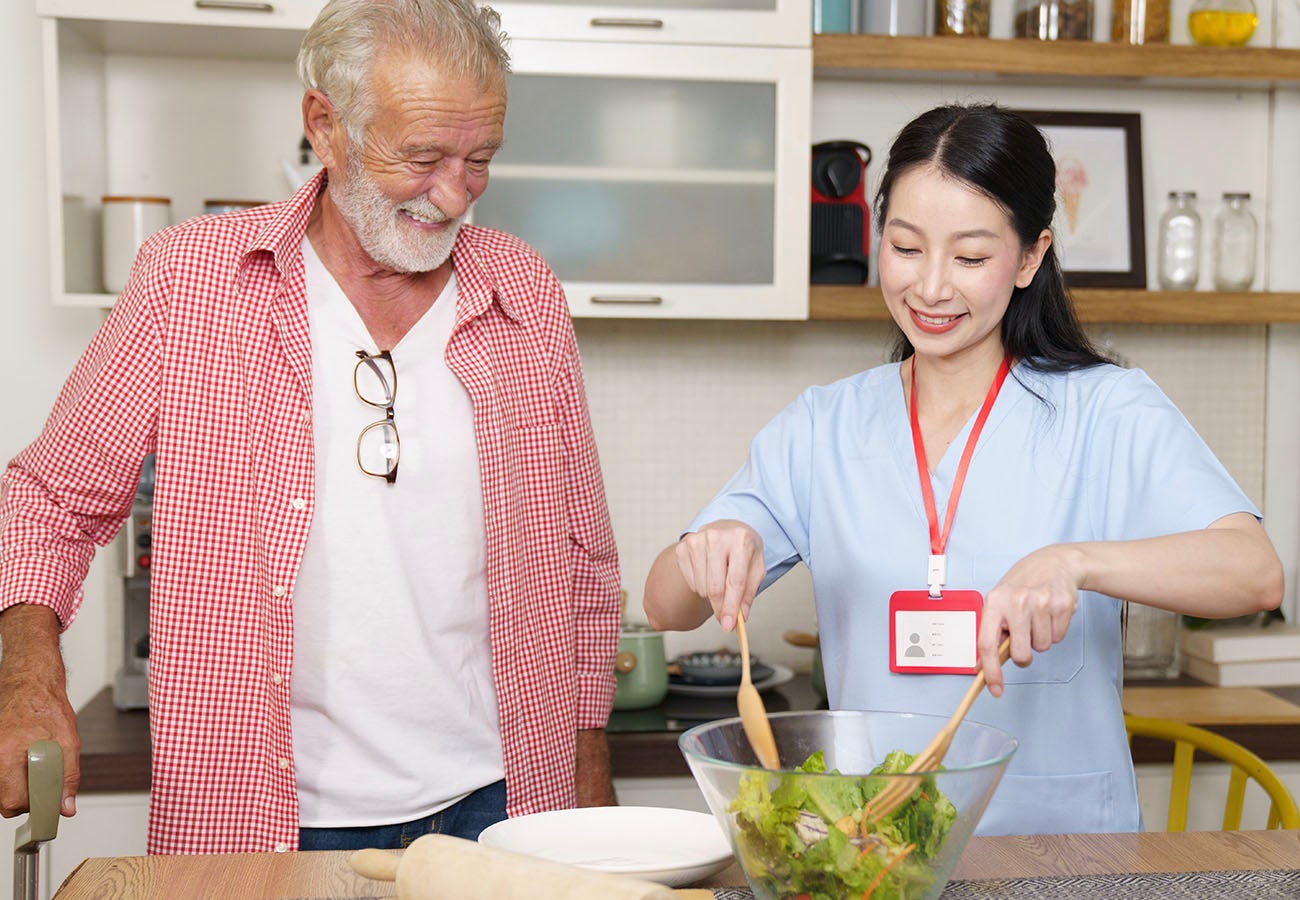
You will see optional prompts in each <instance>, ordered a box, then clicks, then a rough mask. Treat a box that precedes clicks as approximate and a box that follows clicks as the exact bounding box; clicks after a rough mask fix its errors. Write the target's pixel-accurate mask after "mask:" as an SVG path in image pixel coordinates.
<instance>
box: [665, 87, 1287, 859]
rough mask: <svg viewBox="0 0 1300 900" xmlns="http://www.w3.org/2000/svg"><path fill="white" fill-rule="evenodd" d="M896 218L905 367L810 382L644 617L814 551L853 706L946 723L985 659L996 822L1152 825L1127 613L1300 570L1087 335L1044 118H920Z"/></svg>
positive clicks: (884, 209)
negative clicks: (1008, 752) (1135, 732)
mask: <svg viewBox="0 0 1300 900" xmlns="http://www.w3.org/2000/svg"><path fill="white" fill-rule="evenodd" d="M876 209H877V216H876V221H877V222H878V223H879V224H880V228H881V242H880V248H881V249H880V264H879V265H880V285H881V289H882V291H883V293H884V297H885V302H886V304H887V305H888V307H889V310H890V314H891V315H892V317H893V319H894V322H895V323H896V324H897V326H898V328H899V330H900V331H901V335H900V337H899V340H898V344H897V347H896V350H895V354H894V361H893V362H891V363H890V364H887V365H884V366H880V367H878V368H875V369H871V370H869V371H866V372H862V373H860V374H858V375H854V376H852V377H849V378H846V379H844V380H842V381H839V382H837V383H835V384H831V385H828V386H822V387H813V388H809V389H808V390H806V391H805V392H804V393H803V394H802V395H801V396H800V397H799V398H798V399H797V400H796V401H795V402H794V403H792V404H791V405H790V406H789V407H787V408H786V409H785V410H783V411H782V412H781V413H780V414H779V415H777V417H776V418H775V419H773V420H772V422H771V423H769V424H768V425H767V426H766V427H765V428H764V429H763V430H762V431H761V432H760V433H759V434H758V436H757V437H756V438H755V439H754V442H753V445H752V447H751V450H750V456H749V459H748V461H747V462H746V464H745V465H744V466H743V467H742V468H741V470H740V471H739V472H737V473H736V475H735V476H734V477H733V478H732V479H731V481H730V482H728V483H727V485H726V486H725V487H724V488H723V489H722V491H721V493H719V494H718V496H717V497H716V498H715V499H714V500H713V501H712V502H710V503H709V505H708V506H707V507H706V508H705V509H704V510H703V511H702V512H701V513H700V514H699V516H697V517H696V519H695V521H694V522H693V523H692V524H691V526H690V528H689V530H688V531H687V533H686V534H685V535H684V536H683V537H682V538H681V539H680V540H679V541H678V542H677V543H675V544H673V545H671V546H669V547H667V548H666V549H665V550H664V551H663V552H662V553H661V554H660V555H659V557H658V559H657V560H656V561H655V563H654V565H653V567H652V569H651V571H650V574H649V577H648V579H647V581H646V589H645V609H646V613H647V615H648V617H649V619H650V622H651V623H652V624H653V625H654V626H655V627H657V628H661V629H690V628H694V627H696V626H698V625H699V624H700V623H701V622H703V621H704V620H705V619H707V618H708V616H710V615H714V616H716V617H717V618H718V619H719V621H720V622H721V624H722V626H723V628H726V629H731V628H733V627H734V625H735V620H736V616H737V615H744V616H746V617H748V614H749V609H750V604H751V603H752V602H753V600H754V597H755V595H756V594H757V593H758V592H760V591H761V590H762V589H763V588H764V587H765V586H767V585H768V584H770V583H771V582H772V581H774V580H775V579H777V578H779V577H780V576H781V575H782V574H783V573H785V572H786V571H787V570H788V569H789V568H790V567H791V566H793V565H794V564H795V563H796V562H799V561H802V562H804V563H805V564H806V565H807V566H808V568H809V569H810V570H811V572H812V576H813V584H814V590H815V593H816V603H817V619H818V626H819V629H820V633H821V641H822V660H823V664H824V666H825V670H826V683H827V690H828V692H829V696H830V703H831V706H832V707H833V708H856V709H886V710H899V711H912V712H930V713H939V714H943V715H948V714H950V713H951V711H952V710H953V709H954V708H955V706H956V704H957V702H958V700H959V699H960V697H961V695H962V693H963V692H964V691H965V689H966V688H967V687H968V686H969V683H970V673H973V672H975V671H977V668H976V667H977V666H979V667H982V668H983V670H984V672H985V674H986V676H987V679H988V684H989V691H988V694H989V695H991V696H987V695H986V696H982V697H981V698H980V699H979V700H978V701H977V703H976V705H975V707H974V709H973V710H972V711H971V713H970V718H972V719H978V720H981V721H984V722H989V723H991V724H995V725H998V726H999V727H1002V728H1004V729H1006V730H1007V731H1009V732H1011V733H1012V734H1014V735H1016V736H1017V737H1019V738H1020V741H1021V746H1020V749H1019V750H1018V751H1017V753H1016V755H1015V757H1014V758H1013V759H1012V762H1011V766H1010V768H1009V769H1008V773H1007V775H1006V777H1005V778H1004V779H1003V782H1002V784H1001V786H1000V787H999V788H998V791H997V793H996V794H995V796H994V798H993V801H992V803H991V804H990V806H989V808H988V810H987V811H986V813H985V815H984V818H983V820H982V821H981V825H980V830H981V832H982V833H985V834H1005V833H1051V832H1091V831H1136V830H1139V828H1140V826H1141V822H1140V816H1139V812H1138V804H1137V794H1136V783H1135V779H1134V775H1133V767H1132V762H1131V757H1130V754H1129V751H1128V746H1127V743H1126V739H1125V734H1124V725H1123V714H1122V708H1121V705H1120V695H1121V679H1122V648H1121V646H1120V608H1121V601H1122V600H1128V601H1131V602H1135V603H1144V604H1148V605H1151V606H1157V607H1160V608H1162V609H1168V610H1174V611H1177V612H1180V613H1188V614H1191V615H1196V616H1205V617H1226V616H1234V615H1240V614H1244V613H1249V612H1253V611H1257V610H1262V609H1269V608H1273V607H1276V606H1277V605H1278V604H1279V603H1280V602H1281V599H1282V591H1283V575H1282V566H1281V562H1280V561H1279V559H1278V557H1277V554H1276V552H1275V551H1274V549H1273V547H1272V545H1271V543H1270V542H1269V540H1268V538H1267V536H1266V535H1265V533H1264V530H1263V528H1262V527H1261V525H1260V523H1259V511H1258V510H1257V509H1256V508H1255V506H1254V504H1252V503H1251V501H1250V500H1249V499H1248V498H1247V497H1246V496H1245V495H1244V494H1243V493H1242V491H1241V490H1240V488H1239V487H1238V486H1237V485H1236V484H1235V483H1234V482H1233V480H1232V478H1231V477H1230V476H1229V475H1228V473H1227V472H1226V471H1225V470H1224V468H1223V467H1222V466H1221V465H1220V464H1219V462H1218V461H1217V460H1216V459H1215V458H1214V455H1213V454H1212V453H1211V452H1210V450H1209V449H1208V448H1207V447H1206V446H1205V444H1204V442H1203V441H1202V440H1201V439H1200V437H1199V436H1198V435H1197V434H1196V432H1195V431H1194V430H1193V429H1192V427H1191V425H1190V424H1188V422H1187V420H1186V419H1184V418H1183V416H1182V415H1181V414H1180V413H1179V411H1178V410H1177V409H1176V408H1175V407H1174V405H1173V404H1172V403H1171V402H1170V401H1169V400H1168V399H1167V398H1166V397H1165V396H1164V394H1163V393H1162V392H1161V391H1160V390H1159V388H1157V387H1156V385H1155V384H1154V383H1153V382H1152V381H1151V380H1150V379H1149V378H1148V377H1147V376H1146V375H1145V374H1144V373H1143V372H1141V371H1139V370H1136V369H1128V370H1126V369H1122V368H1119V367H1117V366H1114V365H1111V364H1109V363H1108V362H1107V361H1106V360H1105V359H1104V358H1102V357H1101V356H1099V355H1098V353H1097V352H1096V351H1095V350H1094V349H1093V348H1092V347H1091V346H1090V344H1089V342H1088V340H1087V338H1086V337H1085V335H1084V334H1083V332H1082V329H1081V328H1080V327H1079V324H1078V321H1077V319H1076V318H1075V316H1074V313H1073V311H1072V308H1071V305H1070V301H1069V298H1068V296H1067V294H1066V291H1065V287H1064V283H1063V280H1062V276H1061V270H1060V266H1059V264H1058V262H1057V259H1056V255H1055V252H1054V250H1053V247H1052V232H1051V221H1052V216H1053V213H1054V212H1055V166H1054V164H1053V160H1052V157H1051V154H1050V152H1049V151H1048V148H1047V145H1046V143H1045V141H1044V139H1043V137H1042V134H1041V133H1040V132H1039V131H1038V130H1037V129H1036V128H1035V127H1034V126H1033V125H1032V124H1030V123H1029V122H1027V121H1026V120H1024V119H1023V118H1021V117H1019V116H1017V115H1015V114H1013V113H1011V112H1009V111H1007V110H1004V109H1001V108H999V107H996V106H945V107H941V108H938V109H933V110H930V111H929V112H926V113H924V114H923V115H921V116H920V117H918V118H917V119H915V120H914V121H912V122H911V123H909V124H908V125H907V126H906V127H905V128H904V129H903V130H902V132H901V133H900V134H899V136H898V138H897V140H896V141H895V143H894V145H893V147H892V149H891V151H890V156H889V162H888V165H887V168H886V171H885V175H884V178H883V181H882V183H881V186H880V191H879V193H878V195H877V197H876ZM1005 636H1010V641H1011V656H1012V659H1013V660H1014V662H1015V663H1016V665H1015V666H1008V667H1007V668H1006V669H1005V670H1003V669H1002V668H1001V667H999V666H998V664H997V647H998V645H999V643H1000V642H1001V641H1002V639H1003V638H1004V637H1005ZM911 749H912V750H913V751H915V750H919V749H920V748H911Z"/></svg>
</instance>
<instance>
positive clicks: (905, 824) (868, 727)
mask: <svg viewBox="0 0 1300 900" xmlns="http://www.w3.org/2000/svg"><path fill="white" fill-rule="evenodd" d="M770 719H771V722H772V732H773V734H774V735H775V736H776V746H777V751H778V752H779V754H780V757H781V770H780V771H778V772H771V771H768V770H766V769H763V768H761V767H760V766H759V765H758V761H757V760H756V759H755V757H754V754H753V751H752V750H751V749H750V746H749V742H748V740H746V738H745V733H744V729H743V728H742V727H741V724H740V719H738V718H733V719H723V720H720V721H716V722H710V723H708V724H705V725H698V726H696V727H694V728H692V729H690V730H689V731H687V732H685V733H684V734H683V735H682V736H681V737H680V738H679V739H678V745H679V746H680V747H681V750H682V753H683V754H684V755H685V756H686V761H687V763H688V764H689V765H690V768H691V772H692V774H694V776H695V780H696V782H697V783H698V784H699V786H700V790H701V791H703V793H704V797H705V799H706V800H707V801H708V804H709V809H710V810H712V812H713V815H714V817H715V818H716V819H717V820H718V822H719V823H720V824H721V825H722V828H723V830H724V831H725V832H726V834H727V836H728V838H729V839H730V841H731V847H732V850H733V851H734V852H735V854H736V859H737V861H738V862H739V863H740V867H741V869H742V871H743V872H744V873H745V878H746V880H747V881H748V882H749V886H750V887H751V888H752V889H753V891H754V895H755V897H756V898H757V900H794V898H802V900H809V898H818V897H835V898H838V897H854V898H870V897H873V896H874V897H876V898H878V900H884V898H889V900H935V898H937V897H938V896H939V895H940V894H941V893H942V892H943V887H944V885H945V884H946V883H947V881H948V878H949V877H950V876H951V875H952V870H953V867H954V866H955V865H956V864H957V858H958V857H959V856H960V855H961V852H962V850H963V848H965V846H966V842H967V841H968V840H969V839H970V836H971V834H972V833H974V831H975V825H976V824H977V823H978V822H979V819H980V816H981V815H982V814H983V812H984V808H985V806H987V805H988V801H989V798H990V797H991V796H992V795H993V790H994V789H995V788H996V787H997V785H998V782H999V781H1000V780H1001V778H1002V773H1003V772H1004V771H1006V767H1007V763H1008V762H1010V760H1011V756H1012V754H1014V753H1015V751H1016V747H1017V746H1018V745H1019V742H1018V741H1017V740H1016V739H1015V738H1014V737H1012V736H1011V735H1010V734H1008V733H1007V732H1005V731H1002V730H1001V729H998V728H994V727H992V726H990V725H983V724H981V723H979V722H972V721H964V722H963V723H962V724H961V727H960V728H959V729H958V730H957V733H956V735H955V736H954V738H953V742H952V746H951V748H950V749H949V750H948V754H947V757H946V758H945V760H944V763H943V766H942V767H941V769H939V770H938V771H934V772H926V773H917V774H916V775H909V776H904V775H901V774H888V773H897V772H901V770H902V769H904V768H906V766H907V764H908V763H909V762H910V761H911V755H912V754H916V753H918V752H920V751H921V750H922V749H923V748H924V747H925V745H926V744H927V743H929V741H930V739H931V738H933V737H934V736H935V735H936V734H937V733H938V732H939V729H940V728H942V727H943V725H944V724H945V723H946V722H947V718H946V717H944V716H932V715H920V714H912V713H896V712H869V711H868V712H864V711H855V710H835V711H827V710H820V711H816V712H788V713H774V714H772V715H771V716H770ZM873 773H881V774H873ZM918 776H920V777H918ZM899 778H912V779H913V780H914V782H915V784H916V786H917V790H916V791H915V792H914V793H913V794H912V796H911V798H910V799H909V800H908V801H907V802H906V803H905V804H904V805H903V806H901V807H900V808H899V809H898V810H896V811H895V812H894V813H892V814H890V815H888V816H886V817H885V818H883V819H880V820H870V819H868V820H866V821H864V807H865V805H866V802H867V801H868V800H870V799H871V797H872V796H874V795H875V794H877V793H879V792H880V791H881V790H883V789H884V788H885V786H886V785H887V784H889V782H890V780H891V779H899Z"/></svg>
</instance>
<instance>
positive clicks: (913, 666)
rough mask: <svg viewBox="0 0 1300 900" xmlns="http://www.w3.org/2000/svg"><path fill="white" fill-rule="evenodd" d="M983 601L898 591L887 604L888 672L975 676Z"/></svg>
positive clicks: (974, 594) (966, 594) (975, 595)
mask: <svg viewBox="0 0 1300 900" xmlns="http://www.w3.org/2000/svg"><path fill="white" fill-rule="evenodd" d="M983 608H984V597H983V596H982V595H981V594H980V592H979V591H943V592H942V595H941V596H940V597H939V598H937V599H936V598H934V597H931V596H930V592H929V591H895V592H894V593H893V594H892V595H891V596H890V598H889V671H891V672H902V673H905V674H909V675H974V674H975V672H976V671H978V663H979V659H978V656H977V648H976V645H975V641H976V638H977V636H978V635H979V628H980V612H981V610H983Z"/></svg>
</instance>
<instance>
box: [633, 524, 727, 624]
mask: <svg viewBox="0 0 1300 900" xmlns="http://www.w3.org/2000/svg"><path fill="white" fill-rule="evenodd" d="M676 552H677V545H676V544H669V545H668V546H667V547H665V548H664V549H663V550H662V551H661V552H660V554H659V556H658V557H656V558H655V561H654V565H652V566H651V567H650V574H649V575H647V576H646V580H645V597H644V600H643V601H642V605H643V606H644V607H645V614H646V619H647V620H648V621H649V622H650V625H651V627H653V628H656V629H658V630H660V631H690V630H691V629H692V628H696V627H698V626H699V625H701V624H703V623H704V622H705V621H706V620H707V619H708V618H709V616H711V615H712V614H713V608H712V606H710V605H709V601H708V600H707V599H705V598H704V597H701V596H700V595H699V594H697V593H695V591H693V590H691V588H690V586H689V585H688V584H687V583H686V578H685V577H684V576H683V575H682V571H681V568H680V567H679V566H678V565H677V556H676Z"/></svg>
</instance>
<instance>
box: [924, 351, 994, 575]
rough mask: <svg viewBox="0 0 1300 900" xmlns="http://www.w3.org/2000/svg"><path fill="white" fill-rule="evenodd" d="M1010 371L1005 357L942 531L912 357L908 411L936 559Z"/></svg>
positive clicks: (965, 456)
mask: <svg viewBox="0 0 1300 900" xmlns="http://www.w3.org/2000/svg"><path fill="white" fill-rule="evenodd" d="M1010 371H1011V357H1010V356H1004V357H1003V358H1002V365H1000V366H998V373H997V374H996V375H994V376H993V384H992V385H990V386H989V392H988V396H986V397H985V398H984V405H983V406H981V407H980V412H979V415H978V416H976V417H975V426H974V427H973V428H971V431H970V436H969V437H968V438H966V449H965V450H963V451H962V454H961V462H959V463H958V464H957V474H956V476H955V477H954V478H953V480H952V490H951V491H950V492H949V493H948V508H947V511H946V513H945V515H944V517H943V531H940V530H939V513H938V510H936V509H935V505H934V488H933V487H932V486H931V485H930V467H929V466H927V465H926V462H925V440H924V439H923V438H922V437H921V420H920V418H919V417H918V416H917V414H916V393H917V392H916V356H913V357H912V398H911V403H910V404H909V409H908V413H909V415H910V416H911V419H912V448H913V449H914V450H915V451H916V471H917V472H918V473H919V474H920V476H921V496H922V497H923V498H924V499H925V516H926V518H927V519H928V520H929V522H930V552H931V553H933V554H934V555H936V556H941V555H942V554H943V548H944V547H945V546H947V544H948V532H950V531H951V530H952V520H953V516H955V515H956V514H957V500H958V499H959V498H960V497H961V489H962V485H964V484H965V483H966V470H967V469H969V468H970V459H971V457H972V456H974V455H975V442H976V441H978V440H979V437H980V432H981V431H983V430H984V423H985V421H987V420H988V417H989V411H990V410H991V409H993V401H994V400H996V399H997V398H998V391H1000V390H1002V382H1004V381H1006V379H1007V373H1009V372H1010Z"/></svg>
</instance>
